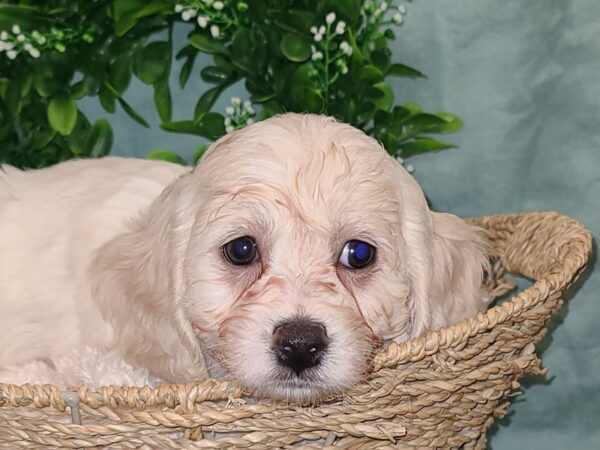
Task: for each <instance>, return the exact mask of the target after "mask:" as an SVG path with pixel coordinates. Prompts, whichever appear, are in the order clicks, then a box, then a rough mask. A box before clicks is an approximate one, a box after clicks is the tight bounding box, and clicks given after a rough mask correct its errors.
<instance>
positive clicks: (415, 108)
mask: <svg viewBox="0 0 600 450" xmlns="http://www.w3.org/2000/svg"><path fill="white" fill-rule="evenodd" d="M404 108H405V109H407V110H408V111H410V114H411V115H412V114H419V113H420V112H423V108H421V106H419V105H417V104H416V103H414V102H408V103H405V104H404Z"/></svg>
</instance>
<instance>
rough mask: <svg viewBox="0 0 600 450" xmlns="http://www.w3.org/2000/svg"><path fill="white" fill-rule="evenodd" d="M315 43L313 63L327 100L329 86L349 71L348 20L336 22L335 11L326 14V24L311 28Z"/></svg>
mask: <svg viewBox="0 0 600 450" xmlns="http://www.w3.org/2000/svg"><path fill="white" fill-rule="evenodd" d="M310 32H311V34H312V35H313V41H314V43H313V44H312V45H311V65H312V67H313V74H314V76H316V77H317V79H318V81H319V85H320V91H321V94H322V95H323V99H324V101H325V106H326V105H327V103H328V99H329V88H330V87H331V85H332V84H333V83H335V82H336V81H337V79H338V78H339V77H340V76H344V75H346V74H347V73H348V60H349V58H350V56H352V46H351V45H350V44H349V43H348V41H347V40H345V39H344V36H345V35H346V22H344V21H343V20H340V21H338V22H337V23H336V15H335V12H330V13H328V14H327V15H326V16H325V24H324V25H320V26H318V27H317V26H313V27H311V29H310Z"/></svg>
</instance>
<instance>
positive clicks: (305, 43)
mask: <svg viewBox="0 0 600 450" xmlns="http://www.w3.org/2000/svg"><path fill="white" fill-rule="evenodd" d="M280 48H281V53H283V55H284V56H285V57H286V58H287V59H289V60H290V61H293V62H303V61H306V60H307V59H308V58H310V41H309V40H307V39H306V38H304V37H302V36H299V35H297V34H292V33H289V34H286V35H285V36H284V37H283V39H282V40H281V44H280Z"/></svg>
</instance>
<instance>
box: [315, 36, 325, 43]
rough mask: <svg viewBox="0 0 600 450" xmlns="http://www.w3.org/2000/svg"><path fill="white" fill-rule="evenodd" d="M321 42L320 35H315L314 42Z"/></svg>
mask: <svg viewBox="0 0 600 450" xmlns="http://www.w3.org/2000/svg"><path fill="white" fill-rule="evenodd" d="M322 40H323V35H322V34H315V42H321V41H322Z"/></svg>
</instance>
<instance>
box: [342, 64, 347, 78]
mask: <svg viewBox="0 0 600 450" xmlns="http://www.w3.org/2000/svg"><path fill="white" fill-rule="evenodd" d="M340 71H341V72H342V75H346V74H347V73H348V66H347V65H346V64H344V65H343V66H342V67H340Z"/></svg>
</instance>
